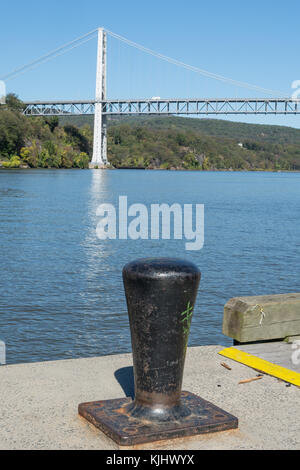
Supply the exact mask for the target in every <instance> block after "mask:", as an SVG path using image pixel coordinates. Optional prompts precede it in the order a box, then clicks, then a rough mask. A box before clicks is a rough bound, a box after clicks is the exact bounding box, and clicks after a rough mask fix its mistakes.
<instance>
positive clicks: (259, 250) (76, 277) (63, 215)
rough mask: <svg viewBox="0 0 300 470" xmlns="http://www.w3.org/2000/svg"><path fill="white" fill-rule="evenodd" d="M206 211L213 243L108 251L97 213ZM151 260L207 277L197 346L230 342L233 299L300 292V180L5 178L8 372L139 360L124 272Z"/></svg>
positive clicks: (127, 173) (257, 175)
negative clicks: (118, 357)
mask: <svg viewBox="0 0 300 470" xmlns="http://www.w3.org/2000/svg"><path fill="white" fill-rule="evenodd" d="M119 195H123V196H124V195H125V196H127V197H128V204H129V205H130V204H132V203H143V204H146V205H147V207H149V205H150V204H152V203H168V204H172V203H174V202H177V203H180V204H184V203H187V204H196V203H198V204H204V205H205V243H204V247H203V249H202V250H200V251H186V250H185V242H186V241H185V240H99V239H98V238H97V235H96V226H97V223H98V222H99V217H97V215H96V210H97V207H98V205H99V204H101V203H113V204H115V205H116V206H117V205H118V198H119ZM147 256H151V257H153V256H172V257H180V258H186V259H190V260H191V261H193V262H194V263H196V264H197V265H198V267H199V268H200V270H201V272H202V279H201V285H200V291H199V295H198V300H197V305H196V307H195V312H194V318H193V322H192V328H191V335H190V340H189V344H190V345H205V344H224V345H227V344H231V340H230V339H228V338H226V337H224V336H223V335H222V314H223V306H224V304H225V303H226V301H227V300H228V299H230V298H231V297H236V296H242V295H260V294H270V293H285V292H295V291H299V290H300V269H299V261H300V173H268V172H249V173H247V172H196V171H195V172H189V171H182V172H181V171H139V170H115V171H101V170H1V171H0V260H1V270H0V286H1V295H0V340H2V341H4V342H5V343H6V350H7V363H19V362H34V361H48V360H56V359H68V358H77V357H87V356H97V355H107V354H117V353H121V352H128V351H130V350H131V346H130V335H129V325H128V319H127V310H126V303H125V297H124V291H123V285H122V278H121V270H122V267H123V265H124V264H125V263H127V262H128V261H131V260H133V259H135V258H140V257H147Z"/></svg>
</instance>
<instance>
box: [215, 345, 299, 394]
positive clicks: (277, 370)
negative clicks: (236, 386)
mask: <svg viewBox="0 0 300 470" xmlns="http://www.w3.org/2000/svg"><path fill="white" fill-rule="evenodd" d="M219 354H220V355H221V356H225V357H228V358H229V359H233V360H234V361H237V362H241V363H242V364H245V365H246V366H249V367H252V368H253V369H258V370H260V371H262V372H265V373H266V374H268V375H272V376H273V377H277V378H278V379H281V380H284V381H285V382H289V383H291V384H293V385H297V386H298V387H300V374H299V373H298V372H295V371H293V370H290V369H287V368H285V367H282V366H278V365H277V364H273V363H272V362H269V361H265V360H264V359H260V358H259V357H257V356H253V355H252V354H248V353H246V352H244V351H240V350H239V349H236V348H225V349H223V350H222V351H220V352H219Z"/></svg>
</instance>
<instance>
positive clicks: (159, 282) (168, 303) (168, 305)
mask: <svg viewBox="0 0 300 470" xmlns="http://www.w3.org/2000/svg"><path fill="white" fill-rule="evenodd" d="M200 276H201V274H200V271H199V270H198V268H197V267H196V266H195V265H194V264H192V263H189V262H186V261H181V260H177V259H168V258H162V259H151V258H150V259H145V260H139V261H134V262H132V263H129V264H127V265H126V266H125V267H124V269H123V280H124V287H125V293H126V299H127V306H128V314H129V321H130V330H131V341H132V352H133V366H134V383H135V401H134V402H133V403H132V404H130V405H129V406H128V408H127V410H128V412H129V413H130V414H131V415H132V416H134V417H137V418H141V419H148V420H154V421H169V420H174V419H179V418H182V417H184V416H188V415H189V414H190V411H189V409H188V408H187V407H186V406H184V405H182V403H181V384H182V376H183V367H184V361H185V353H186V348H187V341H188V336H189V330H190V324H191V320H192V314H193V308H194V304H195V301H196V296H197V289H198V285H199V282H200Z"/></svg>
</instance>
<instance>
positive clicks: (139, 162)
mask: <svg viewBox="0 0 300 470" xmlns="http://www.w3.org/2000/svg"><path fill="white" fill-rule="evenodd" d="M22 109H23V103H22V102H21V101H20V100H18V98H17V97H16V96H15V95H9V96H8V97H7V104H6V105H1V106H0V162H2V163H0V164H2V166H4V167H13V168H16V167H19V166H21V167H23V166H29V167H32V168H35V167H42V168H52V167H54V168H71V167H75V168H86V167H88V163H89V161H90V159H91V156H92V145H93V116H65V117H59V118H58V117H57V116H54V117H51V118H48V117H44V118H43V117H25V116H23V115H22ZM108 159H109V162H110V164H111V165H112V166H113V167H116V168H136V167H139V168H150V169H158V168H161V169H195V170H222V169H232V170H300V130H298V129H293V128H289V127H284V126H266V125H263V126H262V125H255V124H245V123H235V122H228V121H222V120H216V119H201V118H200V119H199V118H196V119H194V118H184V117H173V116H166V117H163V116H139V117H123V118H120V119H110V120H109V121H108Z"/></svg>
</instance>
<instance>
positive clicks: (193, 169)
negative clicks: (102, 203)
mask: <svg viewBox="0 0 300 470" xmlns="http://www.w3.org/2000/svg"><path fill="white" fill-rule="evenodd" d="M1 170H2V171H5V170H8V171H14V170H18V171H28V170H43V171H47V170H52V171H53V170H56V171H59V170H80V171H86V170H96V171H98V170H123V171H125V170H127V171H131V170H139V171H141V170H143V171H184V172H186V171H193V172H199V173H227V172H229V173H300V170H274V169H270V170H263V169H251V170H246V169H239V170H235V169H230V168H222V169H211V170H202V169H200V168H139V167H132V168H128V167H126V168H124V167H119V168H115V167H112V166H110V167H106V168H103V167H102V168H55V167H51V168H43V167H35V168H30V167H28V168H5V167H3V166H0V171H1Z"/></svg>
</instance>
